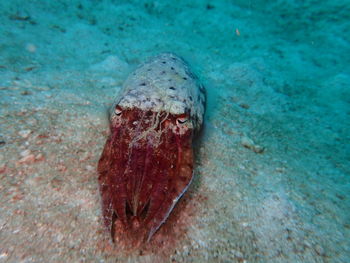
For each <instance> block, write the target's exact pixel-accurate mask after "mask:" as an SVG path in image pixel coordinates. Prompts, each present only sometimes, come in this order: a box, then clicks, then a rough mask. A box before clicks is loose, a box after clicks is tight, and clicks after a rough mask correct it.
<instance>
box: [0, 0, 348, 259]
mask: <svg viewBox="0 0 350 263" xmlns="http://www.w3.org/2000/svg"><path fill="white" fill-rule="evenodd" d="M349 21H350V3H349V1H346V0H340V1H322V2H319V1H312V0H308V1H292V0H290V1H219V0H217V1H184V0H183V1H112V0H110V1H107V0H105V1H93V0H91V1H39V0H37V1H19V0H17V1H4V0H3V1H0V25H1V26H0V36H1V37H0V104H1V108H0V112H1V115H2V119H1V123H0V125H1V126H0V140H1V145H0V147H1V148H0V150H1V156H0V168H1V169H0V171H1V173H0V176H1V178H2V183H1V184H2V186H1V191H2V194H1V195H2V200H8V199H6V198H10V197H11V198H12V197H13V196H12V194H13V195H14V192H15V190H16V189H17V188H18V189H17V190H18V191H19V192H20V193H22V194H23V196H25V197H24V199H23V203H19V204H17V203H16V204H14V203H11V202H9V201H2V202H1V205H0V207H1V211H3V213H2V216H0V217H1V221H0V223H1V225H0V229H3V234H2V235H3V238H1V233H0V262H2V261H4V262H18V260H19V259H22V260H24V261H23V262H32V261H33V262H39V261H44V262H48V261H52V262H56V261H57V262H58V259H57V258H58V257H60V256H62V255H64V256H65V257H67V258H66V259H67V260H68V261H69V260H86V261H91V262H96V261H98V260H101V262H102V261H103V260H104V261H106V262H112V261H113V260H115V259H116V258H118V257H121V256H120V255H119V254H118V253H117V254H113V253H112V252H110V251H107V252H106V251H103V252H101V251H100V250H96V244H97V243H99V242H100V241H101V240H103V234H101V233H99V234H96V233H95V234H94V235H92V234H91V235H89V234H88V232H89V229H91V228H92V229H98V228H101V225H100V224H99V222H97V219H94V218H95V217H96V218H98V217H99V216H100V214H99V213H100V212H99V210H98V209H99V206H98V205H99V204H98V196H97V195H96V194H95V192H96V191H95V190H96V189H95V188H94V187H95V186H96V181H94V178H95V177H94V176H95V175H94V172H93V168H92V169H90V168H89V169H85V168H86V167H87V165H88V166H89V167H95V165H96V161H97V159H98V156H99V154H100V151H101V149H102V147H103V143H104V140H105V137H104V134H103V130H104V127H105V126H106V121H105V119H104V117H103V116H104V112H105V109H106V108H107V107H108V106H109V105H110V103H112V101H113V98H114V96H115V95H116V94H117V92H118V90H119V89H120V86H121V85H122V83H123V81H124V80H125V78H126V76H127V75H128V73H129V72H130V71H131V70H132V69H134V68H135V67H136V66H137V65H138V64H139V63H141V62H142V61H143V60H144V59H146V58H147V57H149V56H152V55H156V54H158V53H160V52H169V51H170V52H175V53H177V54H178V55H180V56H182V57H184V58H185V59H186V60H187V61H188V62H189V64H190V65H191V66H192V67H193V70H194V71H195V72H197V73H198V75H199V76H200V79H201V80H202V82H203V83H204V85H205V86H206V89H207V94H208V98H207V99H208V103H207V111H206V117H205V127H204V132H203V138H201V141H200V143H199V144H198V145H197V146H196V147H197V149H196V152H197V156H196V160H197V161H196V167H197V168H196V171H195V176H196V178H197V181H195V182H194V186H193V189H192V190H190V191H192V195H193V196H194V199H191V200H190V201H189V203H190V204H191V202H192V203H195V204H198V207H197V210H196V211H197V212H196V214H197V215H198V216H197V218H196V217H195V216H194V218H193V220H192V219H191V220H192V221H191V222H192V223H191V224H189V225H190V227H189V230H188V231H187V232H186V233H187V234H186V236H185V238H184V241H181V242H182V243H181V242H180V244H179V245H178V246H177V247H176V251H177V252H176V253H175V252H174V251H172V250H171V249H170V250H169V251H171V252H169V253H168V252H167V253H168V254H166V260H165V259H164V258H162V260H161V261H160V262H171V260H174V261H175V262H349V261H350V243H349V240H350V212H349V211H350V196H349V193H350V177H349V174H350V144H349V140H350V127H349V126H350V121H349V119H350V66H349V65H350V55H349V54H350V22H349ZM21 112H22V113H23V112H24V113H23V114H22V113H21ZM28 112H31V113H28ZM27 130H30V134H31V135H30V136H29V137H25V136H21V135H19V136H17V137H16V135H15V134H16V133H17V132H18V131H27ZM43 132H45V134H46V135H47V136H49V138H51V137H54V136H60V134H61V135H62V138H61V140H62V141H63V143H66V144H67V148H64V147H63V146H62V147H59V146H58V143H56V144H52V145H50V146H48V148H45V147H46V146H45V147H44V146H41V145H40V144H38V143H37V141H35V140H36V139H35V138H38V137H35V138H34V135H35V136H36V135H38V134H41V133H43ZM93 132H96V133H93ZM64 134H65V135H64ZM67 134H70V136H68V135H67ZM28 138H29V139H28ZM31 138H33V139H32V140H31ZM40 138H41V137H40ZM89 138H90V139H91V140H92V141H93V142H92V145H93V146H91V145H89V146H82V144H83V143H84V142H85V141H87V140H89ZM95 138H98V139H96V140H95ZM53 140H54V139H53ZM247 141H248V142H249V143H247ZM94 143H95V144H94ZM70 147H71V148H70ZM74 147H75V148H74ZM79 147H81V149H82V150H81V151H83V152H84V154H85V152H86V154H87V155H88V156H90V157H89V158H87V159H86V160H87V163H86V165H85V164H84V166H82V167H80V166H78V164H74V163H70V160H72V159H74V158H75V156H77V155H79V154H80V153H79V151H78V150H76V151H75V152H74V150H73V149H78V148H79ZM89 147H91V148H89ZM26 149H29V150H30V151H31V152H34V153H35V154H38V153H42V154H43V155H44V156H45V158H46V163H48V164H49V166H52V167H56V166H57V167H59V165H63V166H65V167H67V169H68V170H67V171H63V174H62V171H61V174H60V173H58V174H56V172H57V171H56V170H55V171H51V170H49V168H48V167H47V166H46V165H45V164H44V162H40V161H38V162H34V164H33V167H31V164H30V163H29V164H28V166H25V167H23V166H22V165H21V164H18V163H16V162H17V161H18V159H20V158H21V157H23V156H22V155H24V154H22V153H23V151H25V150H26ZM79 149H80V148H79ZM256 149H263V150H262V152H261V151H260V150H256ZM55 153H57V154H58V153H59V158H58V157H57V158H56V157H52V158H51V159H50V156H51V155H53V154H55ZM35 158H37V155H36V156H35ZM39 159H40V158H39ZM39 159H36V160H39ZM84 161H85V160H84ZM75 165H77V167H78V168H77V169H76V170H77V171H78V173H79V174H80V173H82V174H88V175H87V177H88V178H89V179H88V180H87V181H88V183H86V184H82V183H81V182H80V181H76V180H79V179H75V178H74V177H72V176H71V175H72V172H73V170H74V169H73V168H74V167H75ZM79 165H80V164H79ZM79 167H80V168H79ZM60 169H61V168H60ZM62 169H63V168H62ZM70 169H72V170H70ZM58 170H59V169H58ZM83 171H85V172H83ZM86 171H87V172H86ZM74 172H76V171H75V170H74ZM18 174H25V176H26V177H23V176H22V178H24V179H23V180H24V181H23V182H22V181H20V183H18V182H19V181H17V180H22V179H18V178H19V177H18ZM33 176H34V177H35V176H42V177H43V178H49V179H47V180H48V182H52V181H51V179H53V178H54V177H55V178H56V177H57V176H61V177H62V180H61V184H62V190H61V192H58V194H57V195H60V194H61V196H60V197H59V198H61V199H59V198H58V197H57V196H55V197H54V196H53V197H52V198H51V199H50V197H49V198H48V199H45V198H47V195H49V196H50V195H51V193H52V191H53V190H50V189H48V190H47V191H48V192H47V193H46V194H45V195H44V194H43V192H40V191H41V190H40V191H39V190H35V189H36V188H35V185H34V186H33V185H31V184H28V183H26V178H28V180H29V179H30V178H31V177H33ZM30 182H31V181H30ZM68 182H70V183H68ZM68 184H71V186H68ZM40 187H42V188H40ZM40 187H39V186H38V188H37V189H39V188H40V189H47V188H45V187H44V186H40ZM69 187H72V189H70V188H69ZM12 188H14V189H15V190H14V189H12ZM78 188H79V189H81V190H80V191H82V192H81V193H80V192H78V194H77V196H74V198H75V200H80V199H79V198H81V199H82V200H83V199H84V198H85V199H86V200H90V201H91V204H94V205H92V206H93V209H91V208H89V207H84V206H83V207H81V208H80V209H81V210H80V211H81V213H82V214H84V213H86V214H84V215H85V218H86V219H85V221H84V223H83V222H80V228H81V229H82V230H81V233H80V234H79V232H74V231H75V230H74V231H73V229H79V227H71V228H69V227H68V226H66V225H65V224H64V222H62V226H61V228H59V230H57V229H56V230H57V231H59V232H60V233H61V235H62V239H61V241H60V242H55V240H56V239H55V238H57V237H56V236H52V235H51V234H47V233H48V232H50V231H49V230H47V229H46V230H45V231H43V232H42V233H41V232H40V233H39V232H38V231H39V230H38V229H39V228H35V227H34V226H32V225H31V224H33V222H36V223H41V224H44V225H45V224H46V223H47V224H50V222H54V221H55V220H58V219H57V218H56V216H57V217H59V215H60V212H59V211H56V210H52V209H50V207H55V206H54V205H53V204H54V203H55V200H61V201H60V202H62V203H66V204H68V206H69V207H70V205H71V207H75V206H74V205H73V201H72V200H73V199H72V196H70V194H72V193H73V192H74V190H73V189H78ZM11 189H12V190H11ZM17 190H16V191H17ZM43 191H44V190H43ZM33 192H35V194H34V193H33ZM55 193H56V192H55ZM79 193H80V194H79ZM197 195H198V196H199V195H202V196H204V197H205V198H204V199H199V198H197V197H198V196H197ZM9 196H10V197H9ZM55 198H56V199H55ZM57 198H58V199H57ZM9 200H10V199H9ZM198 200H202V201H198ZM203 200H206V201H203ZM70 202H71V203H70ZM29 204H31V205H32V206H33V207H37V206H38V204H41V205H44V206H45V204H46V205H47V213H49V214H55V215H56V216H52V217H51V216H49V217H48V219H47V218H46V217H45V216H44V219H43V217H42V213H43V211H42V210H40V209H39V210H36V209H30V207H27V205H29ZM16 207H17V208H18V207H19V208H18V209H23V210H25V211H27V210H28V211H27V216H26V215H22V216H20V217H18V216H14V215H13V213H12V211H15V210H16ZM189 207H190V206H189ZM6 211H7V212H6ZM10 211H11V212H10ZM45 211H46V210H45ZM62 211H70V210H69V209H68V210H67V209H66V210H65V209H63V210H62ZM89 211H93V212H89ZM186 211H187V210H186ZM79 215H80V213H78V214H77V215H75V216H77V217H79V218H80V216H79ZM67 216H68V218H69V217H70V216H71V214H70V213H68V215H67ZM10 218H11V220H10ZM81 220H83V219H81ZM67 221H69V220H67ZM11 222H12V223H11ZM67 224H68V223H67ZM18 229H20V230H18ZM50 229H52V228H50ZM84 229H85V230H84ZM16 230H18V231H19V232H18V233H20V234H11V233H13V232H14V231H16ZM47 231H48V232H47ZM96 231H97V230H96ZM71 233H74V238H72V237H71V238H70V235H71ZM29 236H30V237H31V240H32V241H30V240H27V239H26V238H27V237H29ZM79 238H80V239H82V240H85V241H82V242H81V243H79V244H78V245H76V246H71V245H70V242H71V240H72V239H74V240H79ZM18 240H27V241H26V242H29V243H32V244H33V247H30V246H29V248H25V245H26V242H24V243H21V242H19V241H18ZM40 242H45V243H47V242H48V243H50V244H51V245H50V246H49V248H45V251H46V256H45V255H44V256H43V250H41V249H40V246H41V245H40V244H41V243H40ZM84 242H85V243H84ZM72 247H73V248H72ZM84 249H85V250H84ZM85 254H87V255H88V256H86V255H85ZM155 254H157V253H150V254H147V256H146V257H139V256H138V255H133V256H131V259H129V260H130V261H135V262H140V261H142V260H143V261H150V262H151V261H152V259H153V258H152V257H153V256H155ZM120 260H125V258H123V257H121V258H120ZM158 260H159V259H158Z"/></svg>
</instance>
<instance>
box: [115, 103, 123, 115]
mask: <svg viewBox="0 0 350 263" xmlns="http://www.w3.org/2000/svg"><path fill="white" fill-rule="evenodd" d="M122 112H123V109H122V108H121V107H120V106H119V105H117V106H116V107H115V110H114V114H115V115H117V116H120V115H122Z"/></svg>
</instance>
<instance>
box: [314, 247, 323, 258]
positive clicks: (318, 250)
mask: <svg viewBox="0 0 350 263" xmlns="http://www.w3.org/2000/svg"><path fill="white" fill-rule="evenodd" d="M315 251H316V253H317V254H318V255H320V256H323V255H324V249H323V248H322V247H321V246H320V245H316V246H315Z"/></svg>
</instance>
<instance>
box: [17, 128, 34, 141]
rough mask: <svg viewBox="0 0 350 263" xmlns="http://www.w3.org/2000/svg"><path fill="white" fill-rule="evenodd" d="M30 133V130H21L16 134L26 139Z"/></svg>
mask: <svg viewBox="0 0 350 263" xmlns="http://www.w3.org/2000/svg"><path fill="white" fill-rule="evenodd" d="M31 133H32V131H31V130H22V131H19V132H18V134H19V135H20V136H22V137H23V138H24V139H26V138H28V137H29V135H30V134H31Z"/></svg>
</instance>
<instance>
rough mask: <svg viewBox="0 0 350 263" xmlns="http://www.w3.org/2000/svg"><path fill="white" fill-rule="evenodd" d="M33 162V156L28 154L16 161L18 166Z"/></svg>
mask: <svg viewBox="0 0 350 263" xmlns="http://www.w3.org/2000/svg"><path fill="white" fill-rule="evenodd" d="M34 161H35V156H34V154H29V155H27V156H24V157H23V158H22V159H20V160H19V161H18V163H20V164H29V163H33V162H34Z"/></svg>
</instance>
